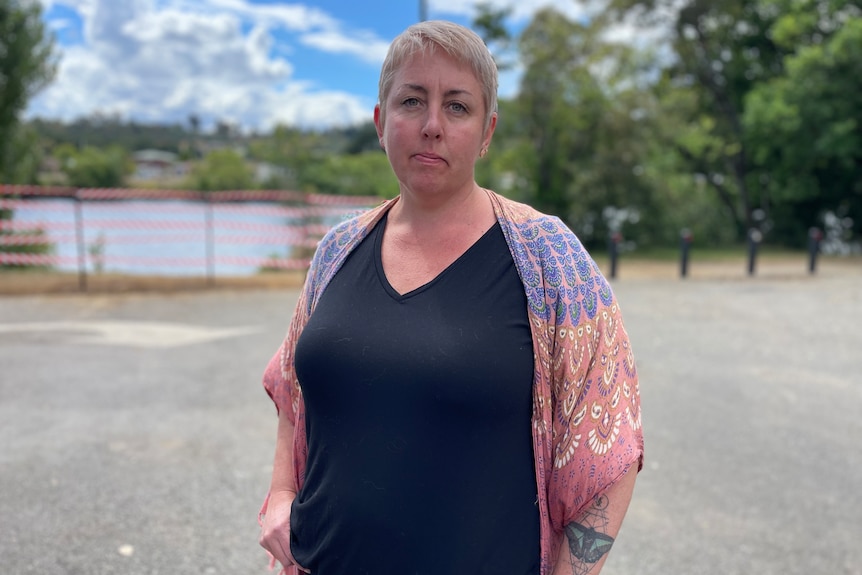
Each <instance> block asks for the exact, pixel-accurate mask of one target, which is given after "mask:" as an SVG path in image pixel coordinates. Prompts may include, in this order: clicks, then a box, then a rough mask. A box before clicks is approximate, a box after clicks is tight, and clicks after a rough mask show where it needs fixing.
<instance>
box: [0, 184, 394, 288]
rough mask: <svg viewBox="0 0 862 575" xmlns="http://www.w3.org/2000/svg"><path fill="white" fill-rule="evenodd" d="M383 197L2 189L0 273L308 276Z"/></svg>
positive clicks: (27, 188)
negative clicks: (355, 217) (348, 225)
mask: <svg viewBox="0 0 862 575" xmlns="http://www.w3.org/2000/svg"><path fill="white" fill-rule="evenodd" d="M379 202H380V198H376V197H357V196H335V195H324V194H306V193H301V192H294V191H282V190H237V191H226V192H197V191H188V190H148V189H125V188H120V189H93V188H88V189H78V188H67V187H44V186H12V185H3V184H0V212H6V213H7V216H8V215H9V214H10V213H11V218H9V217H7V219H0V266H6V267H9V266H15V267H27V266H40V267H53V268H58V269H64V270H77V271H78V273H79V274H81V275H82V277H85V276H86V274H87V273H92V272H100V271H114V272H120V273H140V274H148V275H203V274H205V275H207V276H208V277H210V278H214V277H215V276H216V275H248V274H250V273H256V272H257V271H259V270H261V269H264V268H265V269H283V270H302V269H306V268H307V267H308V265H309V261H310V255H311V253H312V252H313V248H314V247H315V246H316V245H317V243H318V242H319V241H320V239H321V238H322V237H323V235H324V234H325V233H326V232H327V231H328V230H329V229H330V228H331V227H332V226H333V225H335V224H337V223H338V222H340V221H343V220H344V219H346V218H347V217H349V216H350V215H352V214H354V213H356V212H358V211H362V210H364V209H367V208H369V207H371V206H373V205H376V204H378V203H379Z"/></svg>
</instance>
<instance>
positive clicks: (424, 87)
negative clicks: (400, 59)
mask: <svg viewBox="0 0 862 575" xmlns="http://www.w3.org/2000/svg"><path fill="white" fill-rule="evenodd" d="M380 106H383V107H384V110H381V109H380ZM485 118H486V113H485V105H484V102H483V101H482V87H481V85H480V84H479V81H478V80H477V79H476V77H475V76H474V74H473V71H472V70H471V69H470V67H469V66H467V65H463V64H461V63H459V62H458V61H457V60H455V59H454V58H452V57H451V56H449V55H448V54H446V53H445V52H444V51H442V50H439V49H438V50H437V51H435V53H434V54H430V55H429V54H422V53H419V54H416V55H414V56H413V57H411V58H410V59H408V60H406V61H405V62H404V64H402V65H401V67H400V68H399V69H398V70H397V71H396V73H395V76H394V77H393V81H392V87H391V88H390V90H389V94H388V96H387V97H386V101H385V102H382V103H381V104H380V105H379V106H377V107H376V108H375V109H374V123H375V125H376V126H377V134H378V135H379V136H380V142H381V144H383V146H384V148H385V149H386V154H387V156H388V157H389V163H390V164H391V165H392V169H393V170H394V172H395V175H396V176H397V178H398V181H399V183H400V185H401V192H402V194H414V195H417V196H420V197H428V199H430V196H433V195H455V194H457V193H459V192H465V191H467V190H469V189H472V186H473V183H474V169H473V167H474V164H475V163H476V160H477V159H478V157H479V152H480V151H481V150H482V148H483V147H487V146H488V145H489V144H490V142H491V136H492V135H493V133H494V128H495V126H496V123H497V115H496V114H494V115H493V116H492V118H491V123H490V125H489V126H488V129H487V130H486V129H485Z"/></svg>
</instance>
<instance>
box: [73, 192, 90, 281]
mask: <svg viewBox="0 0 862 575" xmlns="http://www.w3.org/2000/svg"><path fill="white" fill-rule="evenodd" d="M74 198H75V200H74V201H75V243H77V244H78V289H79V290H81V291H87V246H86V245H85V244H84V210H83V206H82V203H81V202H82V201H83V200H81V197H80V194H78V193H77V192H76V193H75V196H74Z"/></svg>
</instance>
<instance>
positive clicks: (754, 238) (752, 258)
mask: <svg viewBox="0 0 862 575" xmlns="http://www.w3.org/2000/svg"><path fill="white" fill-rule="evenodd" d="M761 241H763V234H762V233H761V232H760V230H758V229H755V228H751V229H750V230H748V275H750V276H753V275H754V269H755V267H756V265H757V246H758V245H759V244H760V242H761Z"/></svg>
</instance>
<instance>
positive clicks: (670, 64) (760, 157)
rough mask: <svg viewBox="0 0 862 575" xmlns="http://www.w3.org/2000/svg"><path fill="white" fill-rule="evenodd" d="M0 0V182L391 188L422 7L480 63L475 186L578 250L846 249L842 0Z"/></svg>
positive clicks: (853, 95) (847, 122)
mask: <svg viewBox="0 0 862 575" xmlns="http://www.w3.org/2000/svg"><path fill="white" fill-rule="evenodd" d="M0 14H2V18H3V20H2V23H0V35H2V36H0V45H2V50H0V78H2V84H0V133H2V134H3V137H2V142H0V183H3V184H38V185H43V186H71V187H74V188H93V187H97V188H118V187H119V188H135V189H141V188H144V189H153V188H157V189H170V190H176V189H182V190H197V191H203V192H206V191H212V190H255V189H278V190H291V191H299V192H302V193H319V194H332V195H354V196H363V197H391V196H393V195H395V194H396V193H397V183H396V181H395V179H394V176H393V175H392V173H391V170H390V169H389V167H388V164H387V162H386V158H385V156H384V155H383V154H382V153H381V152H380V150H379V144H378V142H377V137H376V134H375V130H374V127H373V124H372V123H371V116H372V110H373V107H374V104H375V102H376V98H377V80H378V73H379V67H380V64H381V62H382V60H383V58H384V56H385V52H386V49H387V46H388V43H389V41H390V40H391V39H392V38H393V37H394V36H395V35H396V34H397V33H398V32H400V31H401V30H403V29H404V28H405V27H406V26H408V25H410V24H412V23H413V22H415V21H417V20H419V19H423V18H444V19H451V20H455V21H457V22H459V23H462V24H466V25H468V26H471V27H473V28H474V29H475V30H476V31H477V32H479V33H480V34H481V35H482V36H483V37H484V38H485V39H486V42H487V43H488V45H489V47H490V49H491V51H492V53H493V54H494V56H495V58H496V60H497V62H498V64H499V67H500V69H501V83H500V97H501V99H500V104H499V112H500V122H499V124H498V129H497V133H496V136H495V138H494V142H493V146H492V153H491V154H489V156H488V157H487V158H486V159H485V160H483V161H482V162H480V163H479V166H478V179H479V182H480V184H482V185H484V186H487V187H490V188H493V189H495V190H496V191H498V192H500V193H503V194H505V195H507V196H510V197H513V198H516V199H519V200H522V201H525V202H528V203H530V204H532V205H534V206H536V207H537V208H539V209H541V210H545V211H547V212H550V213H553V214H556V215H559V216H560V217H562V218H563V219H564V220H565V221H566V222H567V223H568V224H569V225H570V226H571V227H572V229H573V230H574V231H575V232H576V233H577V234H578V235H579V236H580V237H581V239H582V240H583V241H584V242H585V243H586V244H587V245H588V246H589V247H590V248H592V249H594V250H604V249H606V248H607V244H608V238H609V237H611V236H612V235H613V234H615V233H618V234H620V235H621V238H622V240H621V242H620V244H621V246H620V248H621V249H622V250H625V251H629V252H635V253H638V254H644V255H653V256H655V255H659V254H662V253H664V252H667V250H676V249H677V247H678V244H679V242H680V237H681V234H688V236H689V237H691V238H693V242H694V246H695V248H696V249H701V248H710V249H728V248H733V247H739V246H744V245H745V244H746V243H748V242H751V241H753V240H754V241H757V242H758V243H759V244H760V245H763V246H764V247H765V248H766V249H776V250H804V249H806V247H807V246H808V243H809V239H810V237H811V235H812V234H820V237H821V238H822V244H821V246H820V247H821V249H822V251H823V252H824V253H827V254H851V253H857V254H858V253H859V252H860V247H859V241H860V230H859V225H858V222H859V221H860V218H862V101H860V97H862V96H860V94H862V86H860V82H862V9H860V6H859V4H858V2H853V1H840V0H823V1H815V0H759V1H732V0H720V1H715V2H701V1H685V0H672V1H662V0H652V1H642V2H637V1H633V0H596V1H590V2H576V1H565V2H559V1H554V2H551V1H543V0H533V1H530V2H511V1H509V0H494V1H489V0H486V1H482V2H462V1H460V0H459V1H455V0H452V1H449V0H427V1H419V2H394V1H382V0H378V1H375V2H364V3H354V2H346V1H339V0H324V1H317V2H314V3H305V4H303V3H288V2H273V1H263V0H257V1H251V0H244V1H236V2H224V1H220V0H201V1H199V2H186V1H180V0H175V1H160V2H156V1H142V0H139V1H135V2H109V1H107V0H42V1H40V2H37V1H33V0H2V1H0ZM11 193H12V192H8V194H7V196H8V195H9V194H11ZM138 195H139V194H138ZM129 197H130V198H132V197H136V195H135V194H132V193H129ZM15 207H16V205H15V204H13V203H8V202H7V203H6V204H4V205H3V206H0V219H5V220H10V219H13V218H14V217H15ZM19 217H23V215H22V216H19ZM30 217H31V219H32V215H31V216H30ZM37 219H38V218H37ZM43 219H44V218H43ZM11 231H12V230H10V229H9V226H8V225H7V227H6V228H4V229H0V234H4V233H5V234H9V233H10V232H11ZM93 234H94V238H93V239H92V240H89V241H88V244H91V243H93V241H95V235H96V231H93ZM4 243H5V244H7V245H3V244H0V250H5V251H13V250H18V251H21V250H25V251H26V250H29V251H38V250H39V249H43V250H44V249H45V246H42V247H41V248H40V246H38V245H35V241H31V242H30V244H31V245H29V246H26V247H22V246H10V245H8V244H10V243H12V242H10V241H6V242H4ZM47 243H49V244H50V242H47ZM55 243H56V242H55ZM97 249H98V246H97Z"/></svg>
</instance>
